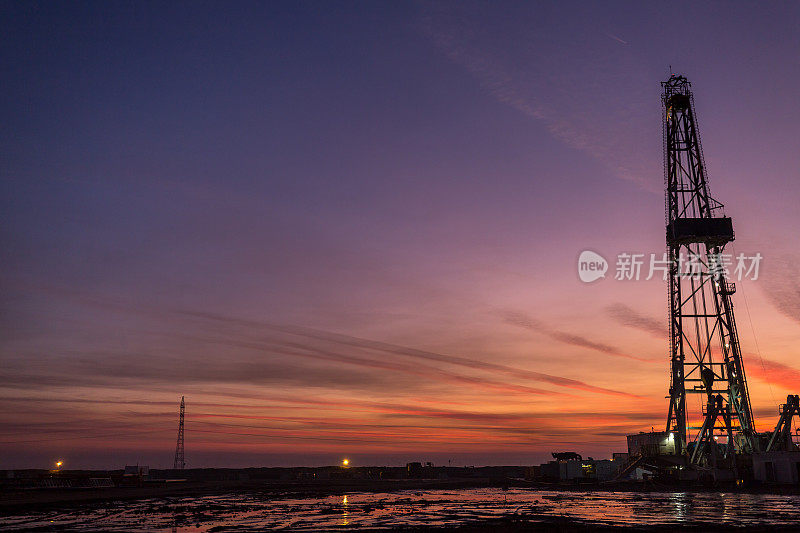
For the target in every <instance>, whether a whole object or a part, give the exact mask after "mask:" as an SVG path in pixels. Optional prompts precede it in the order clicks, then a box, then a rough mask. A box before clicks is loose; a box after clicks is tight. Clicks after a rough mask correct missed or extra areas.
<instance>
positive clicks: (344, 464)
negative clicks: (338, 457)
mask: <svg viewBox="0 0 800 533" xmlns="http://www.w3.org/2000/svg"><path fill="white" fill-rule="evenodd" d="M348 465H350V459H342V466H348Z"/></svg>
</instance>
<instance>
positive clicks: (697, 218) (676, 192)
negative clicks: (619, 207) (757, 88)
mask: <svg viewBox="0 0 800 533" xmlns="http://www.w3.org/2000/svg"><path fill="white" fill-rule="evenodd" d="M661 85H662V87H663V89H664V92H663V94H662V102H663V106H664V175H665V181H666V241H667V249H668V254H669V260H670V271H669V306H670V361H671V368H670V372H671V373H670V388H669V414H668V415H667V426H666V431H667V432H668V433H669V434H670V438H671V439H674V442H675V448H676V450H675V451H676V453H677V454H678V455H682V456H684V457H686V458H688V461H689V463H690V464H691V465H697V466H701V465H706V466H716V464H717V460H718V459H721V460H727V461H728V462H729V464H734V463H735V458H734V457H733V456H734V454H736V453H752V452H753V451H756V450H757V448H758V441H757V435H756V433H755V428H754V424H753V412H752V408H751V406H750V396H749V394H748V391H747V380H746V378H745V373H744V366H743V364H742V356H741V351H740V349H739V337H738V334H737V331H736V321H735V318H734V313H733V302H732V299H731V296H732V295H733V293H734V292H735V290H736V288H735V286H734V285H733V284H732V283H730V282H729V281H728V280H727V277H726V265H725V264H724V263H723V262H722V258H723V256H722V251H723V249H724V248H725V246H726V245H727V244H728V243H729V242H731V241H733V239H734V233H733V223H732V221H731V219H730V218H728V217H726V216H725V214H724V208H723V205H722V204H721V203H719V202H718V201H716V200H715V199H714V198H713V197H712V196H711V195H710V194H709V188H708V179H707V176H706V167H705V163H704V161H703V151H702V149H701V147H700V136H699V133H698V129H697V122H696V119H695V112H694V99H693V96H692V92H691V84H690V83H689V81H688V80H687V79H686V78H685V77H683V76H678V75H672V76H670V78H669V79H668V80H667V81H665V82H662V84H661Z"/></svg>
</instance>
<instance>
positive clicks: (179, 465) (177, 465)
mask: <svg viewBox="0 0 800 533" xmlns="http://www.w3.org/2000/svg"><path fill="white" fill-rule="evenodd" d="M185 407H186V405H185V404H184V402H183V396H181V411H180V419H179V421H178V443H177V444H176V445H175V462H174V463H173V466H172V468H174V469H176V470H183V468H184V467H185V466H186V461H185V460H184V459H185V458H184V453H183V411H184V409H185Z"/></svg>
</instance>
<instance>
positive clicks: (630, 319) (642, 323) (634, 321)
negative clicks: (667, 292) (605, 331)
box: [606, 303, 667, 339]
mask: <svg viewBox="0 0 800 533" xmlns="http://www.w3.org/2000/svg"><path fill="white" fill-rule="evenodd" d="M606 311H607V312H608V314H609V316H611V318H613V319H614V320H616V321H617V322H619V323H620V324H622V325H623V326H628V327H631V328H636V329H640V330H642V331H646V332H647V333H650V334H651V335H653V336H655V337H658V338H659V339H664V338H666V335H667V325H666V321H665V320H658V319H656V318H654V317H651V316H647V315H644V314H641V313H638V312H637V311H635V310H633V309H632V308H631V307H629V306H627V305H625V304H623V303H615V304H612V305H609V306H608V307H606Z"/></svg>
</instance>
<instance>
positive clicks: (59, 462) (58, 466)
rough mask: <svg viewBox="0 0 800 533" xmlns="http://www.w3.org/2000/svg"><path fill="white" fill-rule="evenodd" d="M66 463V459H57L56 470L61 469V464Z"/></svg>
mask: <svg viewBox="0 0 800 533" xmlns="http://www.w3.org/2000/svg"><path fill="white" fill-rule="evenodd" d="M63 464H64V461H56V470H61V465H63Z"/></svg>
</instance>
